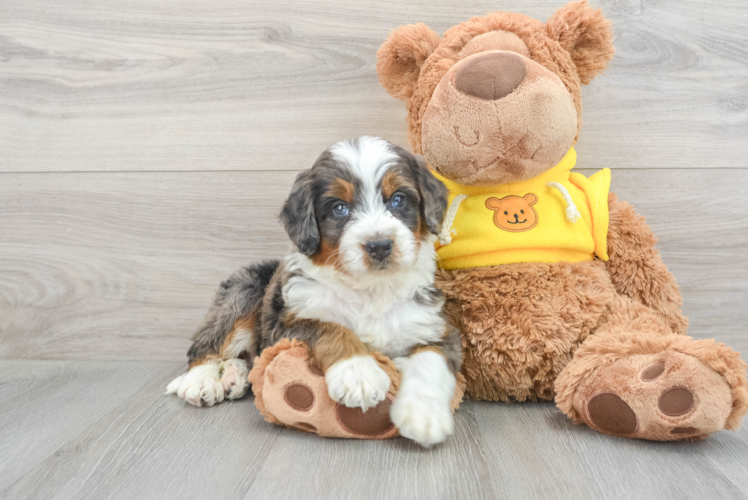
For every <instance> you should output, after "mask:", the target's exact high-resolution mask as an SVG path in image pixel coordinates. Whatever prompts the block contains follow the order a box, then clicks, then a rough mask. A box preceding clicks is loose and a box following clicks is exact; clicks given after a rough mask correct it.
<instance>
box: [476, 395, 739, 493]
mask: <svg viewBox="0 0 748 500" xmlns="http://www.w3.org/2000/svg"><path fill="white" fill-rule="evenodd" d="M465 410H466V412H467V413H469V414H471V416H472V417H473V418H474V420H475V425H476V427H477V428H478V429H479V430H480V435H479V437H478V440H479V441H480V442H481V443H482V447H483V448H484V449H485V450H486V463H487V466H488V468H489V470H491V471H495V470H497V469H503V470H506V471H511V473H507V474H506V475H500V474H496V473H492V474H491V475H490V479H491V481H492V482H499V481H500V482H501V483H502V485H503V487H504V488H506V489H507V490H508V491H511V492H513V491H521V492H522V494H523V497H524V498H589V499H596V498H610V499H630V498H637V499H685V498H694V499H700V498H745V497H746V489H745V482H746V480H748V469H746V468H745V465H744V464H745V456H746V453H747V452H748V449H746V447H745V438H746V437H748V430H745V429H743V430H741V431H739V432H729V431H725V432H722V433H718V434H717V435H715V436H713V437H711V438H709V439H706V440H704V441H701V442H697V443H687V442H678V443H657V442H650V441H640V440H630V439H623V438H613V437H610V436H605V435H603V434H599V433H596V432H595V431H593V430H592V429H590V428H589V427H586V426H584V425H574V424H572V423H571V422H570V421H569V420H568V419H566V417H564V416H563V414H561V413H560V411H558V409H556V408H555V406H554V405H553V404H552V403H520V404H510V405H503V404H495V403H489V402H472V403H471V404H470V405H469V406H468V407H466V408H465ZM521 497H522V496H521Z"/></svg>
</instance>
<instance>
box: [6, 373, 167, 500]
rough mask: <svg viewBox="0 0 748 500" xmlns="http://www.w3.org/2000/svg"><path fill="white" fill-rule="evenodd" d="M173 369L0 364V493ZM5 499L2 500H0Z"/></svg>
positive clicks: (61, 453)
mask: <svg viewBox="0 0 748 500" xmlns="http://www.w3.org/2000/svg"><path fill="white" fill-rule="evenodd" d="M177 365H178V364H176V363H171V365H168V366H167V365H164V364H159V363H148V362H126V363H119V364H117V365H111V364H107V363H97V362H62V361H2V362H1V363H0V401H2V404H0V478H2V482H0V484H1V485H0V490H2V489H3V488H5V487H6V486H7V485H9V484H11V483H13V482H14V481H16V480H17V479H19V478H20V477H22V476H23V475H24V474H26V473H27V472H28V471H29V470H30V469H32V468H33V467H36V466H37V465H38V464H39V463H40V462H41V461H42V460H44V459H46V458H47V457H49V456H52V455H54V456H58V457H59V456H61V455H63V454H65V453H66V452H65V451H61V450H60V447H61V446H62V445H63V444H64V443H65V442H67V441H68V440H70V439H75V438H76V437H81V436H86V435H87V431H86V429H87V428H88V427H89V426H91V425H94V424H95V423H96V422H98V421H99V420H100V419H101V418H102V417H103V416H105V415H107V414H108V413H109V412H111V411H113V410H114V409H115V408H118V407H119V406H120V405H121V404H122V401H124V400H126V399H127V398H129V397H131V396H132V395H134V394H136V393H137V392H138V391H139V390H141V389H142V388H143V387H148V391H149V392H152V391H153V388H152V386H151V385H149V382H152V379H153V377H157V378H158V379H159V380H161V379H162V378H163V377H164V375H165V373H166V372H168V371H169V368H171V370H170V371H171V373H173V374H174V375H176V374H177V373H178V371H177V370H178V369H177ZM2 497H4V496H3V495H2V494H0V498H2Z"/></svg>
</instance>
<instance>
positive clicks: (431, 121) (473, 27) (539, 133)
mask: <svg viewBox="0 0 748 500" xmlns="http://www.w3.org/2000/svg"><path fill="white" fill-rule="evenodd" d="M613 52H614V48H613V34H612V30H611V27H610V22H609V21H607V20H606V19H605V18H604V17H603V15H602V13H601V12H600V11H599V10H598V11H595V10H594V9H593V8H592V7H591V6H590V5H589V4H588V3H587V1H586V0H582V1H576V2H572V3H570V4H568V5H566V6H565V7H562V8H560V9H559V10H558V11H556V13H555V14H553V15H552V16H551V17H550V18H549V19H548V21H547V22H546V23H545V24H543V23H542V22H540V21H538V20H536V19H533V18H531V17H528V16H525V15H521V14H516V13H509V12H496V13H493V14H489V15H487V16H485V17H474V18H472V19H470V20H469V21H467V22H464V23H462V24H459V25H457V26H455V27H453V28H451V29H450V30H448V31H447V32H446V33H445V34H444V37H443V38H439V35H437V34H436V33H435V32H434V31H433V30H431V29H430V28H429V27H428V26H426V25H425V24H412V25H407V26H402V27H400V28H398V29H396V30H395V31H393V32H392V33H391V34H390V36H389V37H388V38H387V41H385V43H384V44H383V45H382V47H381V48H380V49H379V52H378V53H377V59H378V64H377V72H378V74H379V80H380V82H381V83H382V85H383V86H384V88H385V89H386V90H387V91H388V92H389V93H390V94H391V95H392V96H394V97H396V98H398V99H402V100H404V101H405V102H406V103H407V106H408V138H409V140H410V143H411V146H412V147H413V149H414V151H415V152H416V153H420V154H423V155H424V156H425V157H426V159H427V160H428V162H429V163H430V164H431V166H432V167H433V168H434V169H435V170H436V171H437V172H439V173H440V174H442V175H443V176H445V177H447V178H449V179H451V180H453V181H455V182H458V183H460V184H468V185H475V186H491V185H496V184H504V183H507V182H516V181H522V180H527V179H531V178H533V177H535V176H537V175H539V174H541V173H542V172H544V171H546V170H548V169H550V168H552V167H553V166H554V165H556V164H557V163H558V162H559V161H560V160H561V158H563V156H564V155H565V154H566V152H567V151H568V150H569V148H570V147H571V146H572V145H573V144H574V143H575V142H576V140H577V137H578V135H579V130H580V129H581V125H582V120H581V112H582V101H581V86H582V85H586V84H588V83H589V82H590V81H591V80H592V78H594V77H595V76H596V75H597V74H598V73H600V72H601V71H602V70H603V69H604V68H605V67H606V66H607V64H608V61H610V59H611V58H612V57H613Z"/></svg>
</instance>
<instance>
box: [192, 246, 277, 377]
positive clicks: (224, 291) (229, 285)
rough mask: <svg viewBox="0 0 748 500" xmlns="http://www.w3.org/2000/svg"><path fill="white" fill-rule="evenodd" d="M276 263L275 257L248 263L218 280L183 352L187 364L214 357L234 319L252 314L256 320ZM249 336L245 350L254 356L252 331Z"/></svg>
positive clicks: (248, 317) (219, 351) (254, 339)
mask: <svg viewBox="0 0 748 500" xmlns="http://www.w3.org/2000/svg"><path fill="white" fill-rule="evenodd" d="M279 265H280V262H279V261H277V260H267V261H263V262H260V263H258V264H251V265H249V266H246V267H242V268H241V269H238V270H237V271H235V272H234V273H233V274H232V275H231V277H230V278H229V279H227V280H226V281H224V282H223V283H221V285H220V286H219V287H218V290H217V291H216V294H215V297H214V298H213V304H212V305H211V306H210V309H209V310H208V313H207V314H206V315H205V319H204V320H203V322H202V324H201V325H200V326H199V327H198V329H197V331H196V332H195V334H194V335H193V336H192V340H193V343H192V347H190V349H189V351H187V358H188V360H189V362H190V365H192V364H193V363H194V362H196V361H199V360H201V359H205V358H208V357H218V356H219V355H220V354H221V352H222V348H223V346H224V344H225V343H226V340H227V337H228V335H229V334H230V333H231V332H233V331H234V327H235V325H236V323H237V321H239V320H241V319H243V318H247V320H248V322H251V321H252V320H251V318H252V317H253V316H254V317H255V319H256V320H259V318H257V315H259V314H260V308H261V307H262V298H263V296H264V295H265V289H266V288H267V286H268V284H269V283H270V279H271V278H272V277H273V275H274V274H275V272H276V271H277V269H278V266H279ZM251 337H252V338H251V339H247V341H246V349H245V351H249V354H250V355H252V356H255V355H257V354H259V353H254V352H251V351H252V349H251V347H252V345H257V339H256V338H254V337H256V335H255V333H254V332H252V334H251ZM238 355H239V353H237V352H234V353H233V354H232V357H238Z"/></svg>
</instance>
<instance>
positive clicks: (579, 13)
mask: <svg viewBox="0 0 748 500" xmlns="http://www.w3.org/2000/svg"><path fill="white" fill-rule="evenodd" d="M546 32H547V33H548V36H550V37H551V38H552V39H554V40H556V41H557V42H558V43H560V44H561V46H562V47H563V48H564V49H566V50H567V51H568V52H569V53H570V54H571V60H572V61H574V64H575V65H576V67H577V71H578V72H579V79H580V80H581V82H582V85H587V84H588V83H590V82H591V81H592V79H593V78H594V77H596V76H597V75H598V74H599V73H600V72H601V71H602V70H604V69H605V68H606V67H607V66H608V62H609V61H610V60H611V59H613V54H614V53H615V47H613V29H612V28H611V27H610V21H608V20H607V19H605V17H604V16H603V13H602V10H599V9H598V10H595V9H593V8H592V6H590V4H589V3H588V2H587V0H580V1H577V2H571V3H570V4H567V5H565V6H564V7H561V8H560V9H558V10H557V11H556V12H555V13H554V14H553V15H552V16H551V17H549V18H548V21H547V22H546Z"/></svg>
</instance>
